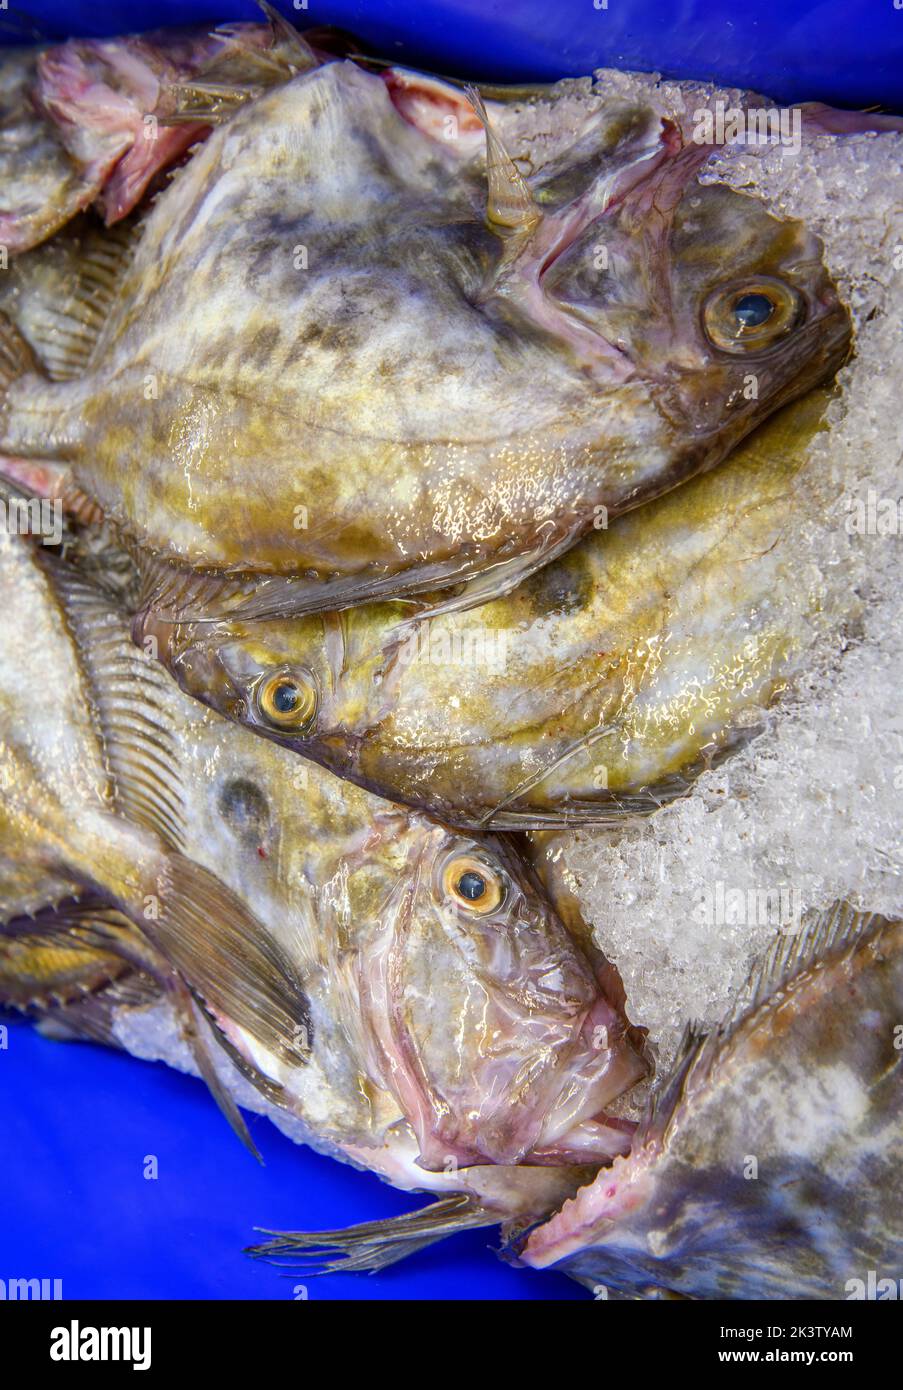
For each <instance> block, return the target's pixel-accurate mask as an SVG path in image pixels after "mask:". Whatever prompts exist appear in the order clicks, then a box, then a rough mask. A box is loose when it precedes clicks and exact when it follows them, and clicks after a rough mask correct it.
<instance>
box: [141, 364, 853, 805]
mask: <svg viewBox="0 0 903 1390" xmlns="http://www.w3.org/2000/svg"><path fill="white" fill-rule="evenodd" d="M828 400H829V392H827V391H826V390H817V391H814V392H811V393H810V394H809V395H808V396H806V397H805V398H804V399H803V400H802V401H799V402H797V403H795V404H794V405H792V406H788V407H786V408H785V409H784V410H783V411H782V412H780V413H778V414H777V415H776V416H774V417H773V418H772V419H771V420H770V421H768V422H767V423H766V424H765V425H763V426H762V428H761V429H760V430H758V431H757V432H756V433H755V434H754V435H753V436H751V437H750V439H749V440H748V441H746V443H744V444H743V445H741V446H740V448H739V449H738V450H737V451H735V453H734V454H733V455H732V457H731V459H730V460H729V461H728V462H726V463H725V464H723V465H722V467H721V468H720V469H719V470H717V472H716V473H714V474H711V475H709V476H707V477H705V478H699V479H695V480H693V481H691V482H689V483H687V484H685V486H684V487H682V488H680V489H678V490H676V491H675V492H672V493H670V494H668V495H667V496H666V497H664V498H660V499H658V500H657V501H655V502H652V503H649V504H647V506H645V507H642V508H639V509H638V510H636V511H634V512H632V513H631V514H630V515H629V516H625V517H622V518H620V519H619V520H616V521H615V522H613V524H612V526H611V527H610V529H608V530H600V531H597V532H593V533H592V534H591V535H590V536H587V537H586V538H585V539H584V540H583V541H582V542H581V543H580V544H579V545H578V546H576V547H575V548H574V549H573V550H572V551H571V552H570V553H569V554H567V555H565V556H563V557H562V558H561V559H559V560H557V561H553V562H552V563H551V564H550V565H548V566H546V567H545V568H544V569H542V570H540V571H539V572H538V573H537V574H535V575H533V576H531V578H530V579H528V580H526V581H525V582H524V583H523V584H521V585H520V586H519V587H518V588H517V589H516V590H515V591H514V592H513V593H512V594H511V595H509V596H508V597H506V598H500V599H496V600H494V601H493V602H491V603H488V604H484V605H483V606H481V607H479V608H475V609H472V610H470V611H469V612H466V613H451V614H446V615H445V616H442V617H437V618H433V619H429V618H426V619H424V620H423V621H422V622H419V623H418V622H415V621H412V622H410V623H406V618H407V616H408V613H409V611H410V610H408V609H406V608H405V607H404V606H403V605H401V604H383V605H369V606H364V607H361V608H356V609H352V610H346V611H345V612H344V613H340V614H330V615H324V616H319V615H311V616H308V617H306V618H298V619H295V620H293V621H288V620H279V621H272V622H248V623H242V622H241V621H240V619H235V620H233V621H232V622H223V623H217V624H211V625H206V624H186V625H175V626H173V625H170V624H164V623H159V624H146V625H145V626H144V627H143V628H141V629H140V635H141V636H142V637H143V638H145V639H146V638H148V637H149V636H151V635H153V636H154V638H155V640H156V642H157V645H158V653H159V655H160V657H161V659H162V660H163V661H165V662H166V664H167V665H168V666H169V669H170V670H171V671H172V672H173V674H174V675H175V677H176V679H177V680H178V681H179V683H180V684H181V685H182V687H183V688H184V689H185V690H187V691H188V692H189V693H190V694H192V695H195V696H196V697H198V698H200V699H202V700H204V701H206V702H207V703H209V704H211V705H212V706H214V707H215V708H218V709H219V710H220V711H221V712H222V713H224V714H226V715H228V716H229V717H230V718H232V719H235V720H238V721H240V722H241V723H243V724H245V725H246V726H247V727H249V728H251V729H253V730H254V731H255V732H256V733H258V734H262V735H265V736H267V737H269V738H273V739H276V740H277V741H279V742H280V743H282V744H284V745H285V746H286V747H289V748H291V749H293V750H294V751H295V752H297V753H300V754H302V755H303V756H305V757H310V758H313V759H315V760H317V761H318V762H321V763H323V764H324V765H325V766H327V767H329V768H331V769H332V770H333V771H334V772H337V773H339V774H340V775H342V776H344V777H349V778H351V779H352V780H354V781H357V782H359V783H360V784H361V785H364V786H367V787H369V788H371V789H372V790H374V791H377V792H379V793H381V794H382V795H384V796H389V797H392V798H394V799H395V800H398V801H403V802H406V803H409V804H414V805H420V806H423V807H426V808H427V809H429V810H430V811H432V812H433V813H434V814H436V815H438V816H441V817H442V818H444V819H445V820H447V821H451V822H454V823H455V824H460V825H470V826H477V825H480V824H484V825H492V824H495V825H497V826H506V825H508V826H526V825H541V824H542V823H544V822H545V821H548V822H549V823H550V824H556V823H558V824H560V823H562V822H564V821H567V820H568V819H571V820H573V821H583V820H587V821H589V820H606V819H608V818H612V819H617V818H618V817H619V816H622V815H623V814H624V812H625V811H632V810H640V811H642V810H643V809H650V808H653V807H655V806H656V805H657V804H659V802H660V801H661V800H662V799H664V798H666V797H668V796H670V795H674V794H675V793H676V792H678V791H680V790H682V789H684V788H685V787H686V786H687V785H688V783H689V780H690V778H691V776H692V775H693V774H694V773H695V772H696V771H698V770H699V769H700V768H701V767H702V766H704V765H705V764H706V763H707V762H709V761H710V760H711V759H712V758H713V757H715V756H716V755H718V754H719V753H721V752H723V751H724V750H725V749H727V748H729V747H730V746H732V744H733V743H734V742H735V741H736V739H737V738H739V737H740V736H741V735H742V734H743V733H744V732H748V731H749V730H750V728H757V727H760V726H761V722H762V719H763V717H764V709H765V707H766V706H767V705H768V704H769V702H770V701H771V700H773V699H774V698H775V696H776V695H777V694H778V693H779V692H780V691H781V690H783V689H784V687H785V686H786V684H787V682H788V680H789V679H790V677H791V676H792V675H793V674H794V672H795V671H797V670H798V669H799V667H800V664H801V662H802V661H803V660H804V658H805V654H806V652H807V651H809V650H810V649H811V645H812V643H813V642H814V641H815V640H816V637H817V635H818V634H819V633H820V632H822V631H823V630H824V628H825V627H826V625H830V624H831V623H832V622H833V623H836V622H837V621H839V620H838V619H837V615H835V614H833V613H827V614H826V613H825V612H824V611H823V603H822V596H821V594H820V592H819V590H818V586H816V585H814V584H812V583H803V582H801V580H800V576H799V574H798V573H797V572H796V570H795V569H794V562H793V560H794V557H793V553H792V552H791V553H788V547H787V546H786V545H780V544H779V541H780V539H781V537H782V535H783V534H784V532H785V531H786V528H787V527H789V526H792V525H793V524H794V520H793V519H794V516H795V515H796V513H797V510H798V509H797V508H796V507H795V505H794V501H793V497H794V491H795V489H797V488H799V487H800V486H803V485H804V484H802V483H801V482H800V481H799V478H798V476H797V475H798V474H799V471H800V469H801V468H802V466H803V465H804V463H805V460H806V457H807V451H808V448H809V446H810V444H811V442H812V439H813V436H814V435H815V434H816V432H817V431H818V429H819V428H820V426H821V424H822V419H823V416H824V412H825V409H826V407H827V402H828ZM850 606H851V612H852V610H853V607H854V600H853V599H852V598H851V600H850ZM280 679H282V680H284V681H286V682H288V683H289V686H291V684H292V683H294V684H295V685H297V686H298V688H299V689H303V690H304V692H305V694H306V696H307V697H309V707H308V706H307V705H305V706H304V707H303V708H302V711H301V712H302V715H303V716H304V717H303V718H302V719H301V721H300V727H297V728H296V727H292V721H291V719H290V718H289V719H286V717H285V716H284V715H282V714H280V713H279V711H278V710H274V708H273V706H272V699H271V692H272V690H273V688H274V686H273V682H279V681H280Z"/></svg>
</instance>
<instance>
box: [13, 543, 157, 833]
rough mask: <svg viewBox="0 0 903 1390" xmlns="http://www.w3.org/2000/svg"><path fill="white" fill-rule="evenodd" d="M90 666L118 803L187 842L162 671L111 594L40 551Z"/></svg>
mask: <svg viewBox="0 0 903 1390" xmlns="http://www.w3.org/2000/svg"><path fill="white" fill-rule="evenodd" d="M41 562H42V564H43V565H44V567H45V569H46V571H47V573H48V576H49V578H50V581H51V583H52V584H53V587H54V591H55V593H56V594H57V595H58V597H59V599H60V603H61V605H62V608H63V611H64V613H65V615H66V619H67V621H68V622H69V625H70V628H71V629H72V633H73V637H74V639H75V644H76V649H77V651H78V652H79V655H80V657H81V660H82V663H83V666H84V668H85V672H86V676H87V679H88V684H89V687H90V690H91V696H92V701H93V706H94V714H95V723H96V727H97V731H98V735H99V738H100V741H101V745H102V747H103V750H104V756H105V760H106V764H107V770H108V773H109V776H110V782H111V785H112V789H113V797H114V802H115V805H116V807H117V809H118V810H120V811H121V813H122V814H123V815H124V816H125V817H126V818H127V819H128V820H131V821H132V822H133V823H135V824H137V825H142V826H144V827H145V828H146V829H149V830H153V831H154V832H155V833H156V834H158V835H160V836H161V838H162V839H163V840H165V841H166V843H167V844H169V845H172V846H174V847H176V848H179V847H181V846H182V844H183V843H184V810H183V796H182V791H181V787H180V785H179V777H178V771H177V769H178V766H179V759H178V749H177V746H176V742H175V739H174V737H173V734H172V731H171V728H170V726H169V721H168V718H167V713H166V711H167V700H168V698H169V695H170V691H169V687H168V683H167V679H166V676H165V674H164V672H163V671H162V670H161V669H160V668H159V667H158V666H157V665H156V663H155V662H153V661H151V660H150V659H149V658H148V657H146V656H144V654H143V653H142V652H140V651H139V650H138V648H137V647H135V646H134V645H133V644H132V642H131V640H130V638H129V634H128V630H127V628H126V626H125V624H124V622H123V619H122V616H121V615H120V614H119V613H118V612H117V610H116V609H115V607H114V606H113V603H112V601H111V600H110V599H109V598H107V596H106V595H105V594H104V593H103V592H102V591H100V590H99V589H98V588H96V586H95V585H94V584H92V583H91V582H90V581H88V580H85V579H83V578H82V576H81V575H80V574H78V573H77V572H76V571H75V570H73V569H71V568H70V567H69V566H67V565H65V564H63V563H61V562H59V561H58V560H56V559H55V558H53V557H45V556H42V557H41Z"/></svg>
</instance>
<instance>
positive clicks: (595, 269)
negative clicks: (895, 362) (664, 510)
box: [542, 159, 852, 457]
mask: <svg viewBox="0 0 903 1390" xmlns="http://www.w3.org/2000/svg"><path fill="white" fill-rule="evenodd" d="M679 164H680V161H679V159H677V160H675V166H676V167H674V168H666V169H665V170H664V171H663V172H662V173H661V174H660V176H659V177H658V178H657V179H656V178H653V179H652V180H651V182H650V184H649V185H648V186H645V187H643V188H641V189H639V190H636V191H635V192H634V193H632V194H630V195H628V197H626V198H625V199H624V200H623V203H622V205H621V206H620V208H619V209H617V210H616V211H615V212H614V213H613V214H612V215H610V216H608V217H603V218H600V219H598V220H597V221H596V222H595V223H593V224H592V225H591V226H589V227H588V228H587V229H586V230H585V231H584V232H583V233H582V235H581V236H580V237H578V238H577V239H576V240H575V241H574V242H573V243H572V244H571V245H570V246H569V247H568V248H567V249H566V250H564V251H563V252H562V253H561V254H560V255H559V256H558V257H557V258H556V259H555V261H554V262H553V263H552V264H551V265H550V266H549V268H548V270H547V271H546V272H545V273H544V275H543V279H542V285H543V291H544V293H545V295H547V296H548V297H549V298H550V299H551V300H552V301H553V302H554V303H555V304H556V305H558V306H559V307H560V308H561V309H562V310H563V311H564V312H565V313H566V314H567V315H569V316H572V317H574V318H575V319H577V320H579V321H580V322H581V323H582V324H584V325H585V326H586V327H587V329H588V330H589V331H591V332H593V333H596V334H599V335H600V336H601V337H602V338H604V339H605V340H606V341H607V342H608V343H610V344H611V345H613V346H615V347H616V348H617V349H618V351H619V352H621V353H622V354H624V356H625V358H626V359H627V360H628V361H629V362H630V364H631V367H632V371H633V373H634V374H635V375H636V376H637V377H638V378H641V379H643V380H645V381H646V382H648V383H649V387H650V390H651V391H652V393H653V395H654V398H655V400H656V402H657V404H658V406H659V409H660V410H661V411H662V414H663V416H664V417H665V418H666V419H667V420H668V421H670V424H671V427H672V431H673V435H674V439H675V447H676V448H678V449H679V448H680V447H681V446H680V445H679V444H678V443H677V441H679V440H683V441H684V443H683V446H682V447H683V449H684V451H686V450H690V451H697V452H698V451H700V450H703V451H706V452H710V451H711V449H712V448H713V446H716V456H717V457H721V456H723V455H724V454H725V453H726V452H727V451H728V449H730V448H731V447H733V445H734V443H736V442H737V441H738V440H739V439H740V438H742V437H743V435H744V434H746V433H747V432H748V431H749V430H751V429H752V428H754V427H755V426H756V425H757V424H758V423H759V421H760V420H762V419H764V418H765V417H766V416H767V415H768V414H770V413H771V412H772V411H773V410H775V409H776V408H777V407H778V406H780V405H782V404H783V403H784V402H785V401H788V400H791V399H794V398H795V397H797V396H799V395H802V394H803V393H804V392H806V391H807V390H809V389H810V388H811V387H812V386H814V385H816V384H817V383H818V382H820V381H822V380H824V379H826V378H827V377H828V376H830V375H831V374H832V373H833V372H834V371H836V370H837V368H838V367H839V366H840V365H841V363H842V362H843V360H844V358H845V357H846V355H847V353H848V352H849V348H850V342H851V336H852V329H851V321H850V316H849V313H848V312H847V309H846V308H845V306H844V305H843V303H842V302H841V300H840V298H839V296H838V292H837V288H836V286H835V285H834V283H833V282H832V280H831V277H830V275H829V273H828V271H827V269H826V267H825V263H824V260H823V256H822V246H821V243H820V241H819V240H818V238H817V237H816V236H815V235H814V234H812V233H811V232H809V231H808V230H807V228H806V227H805V226H804V225H803V224H802V223H801V222H799V221H795V220H790V219H787V220H785V219H781V218H778V217H775V216H773V215H772V214H771V213H770V212H769V211H768V209H767V208H766V206H765V204H764V203H762V202H761V201H759V200H758V199H755V198H753V197H750V196H748V195H746V194H743V193H738V192H735V191H734V190H733V189H729V188H727V187H724V186H722V185H718V184H703V183H700V182H698V181H697V180H695V179H693V180H692V181H690V182H686V181H685V180H684V179H683V177H682V176H681V174H680V171H679Z"/></svg>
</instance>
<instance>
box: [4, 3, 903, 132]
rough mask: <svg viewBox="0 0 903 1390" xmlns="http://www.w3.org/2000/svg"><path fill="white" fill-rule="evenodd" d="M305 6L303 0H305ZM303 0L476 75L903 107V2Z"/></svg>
mask: <svg viewBox="0 0 903 1390" xmlns="http://www.w3.org/2000/svg"><path fill="white" fill-rule="evenodd" d="M299 2H300V0H299ZM601 2H602V0H597V3H600V4H601ZM608 6H609V7H608V9H607V10H605V9H599V10H597V9H595V8H594V4H593V0H378V3H374V2H373V0H307V9H306V10H304V9H298V10H296V9H294V8H293V4H292V0H278V8H279V9H281V10H282V12H283V13H284V14H288V15H290V16H291V17H292V18H293V19H294V20H295V22H296V23H297V24H298V25H299V26H300V27H301V28H309V27H311V26H313V25H319V24H335V25H338V26H340V27H342V28H344V29H347V30H349V31H350V32H351V33H353V34H355V35H356V36H357V37H358V38H360V39H361V40H362V41H364V42H365V44H366V46H367V47H368V48H370V49H371V50H372V51H374V52H376V53H378V54H380V55H381V56H384V57H387V58H388V57H397V58H398V60H399V62H404V63H409V64H420V65H423V66H426V67H428V68H431V69H432V70H433V71H441V72H448V73H454V74H458V75H463V76H467V77H471V78H478V79H483V80H490V79H492V80H495V81H506V82H514V81H531V80H535V81H549V80H554V79H555V78H557V77H565V76H580V75H582V74H584V73H587V72H590V71H591V70H592V68H594V67H599V66H601V65H603V64H605V65H608V66H611V67H625V68H638V69H643V70H644V71H649V70H652V69H655V70H657V71H660V72H663V73H665V74H666V75H667V76H672V77H696V78H717V79H719V80H721V81H724V82H731V83H736V84H737V85H738V86H745V87H752V88H755V89H757V90H760V91H763V92H765V93H768V94H770V95H772V96H775V97H778V98H779V99H780V100H782V101H797V100H798V101H805V100H819V101H829V102H834V103H835V104H836V105H838V106H870V105H874V104H876V103H882V104H884V105H887V106H889V107H891V108H892V109H895V110H900V109H903V9H899V10H898V9H895V8H894V0H815V3H813V0H751V3H749V4H744V3H741V0H608ZM259 13H260V12H259V10H258V9H257V8H256V6H255V4H254V3H253V0H105V3H104V4H102V5H98V4H96V3H88V0H9V9H8V11H7V12H6V13H4V14H0V20H2V21H5V24H0V32H2V30H3V28H4V27H5V28H6V29H7V30H8V31H11V30H12V29H13V27H14V26H19V27H20V28H25V27H27V25H28V23H29V22H31V23H32V24H33V25H34V26H36V28H37V30H38V32H39V33H40V35H41V36H43V37H48V38H60V37H66V36H68V35H69V34H73V33H77V34H121V33H127V32H129V31H130V30H134V29H142V28H146V29H150V28H159V27H163V26H165V25H167V24H185V23H191V22H199V23H200V22H208V21H212V22H220V21H222V20H224V19H255V18H257V17H259Z"/></svg>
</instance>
